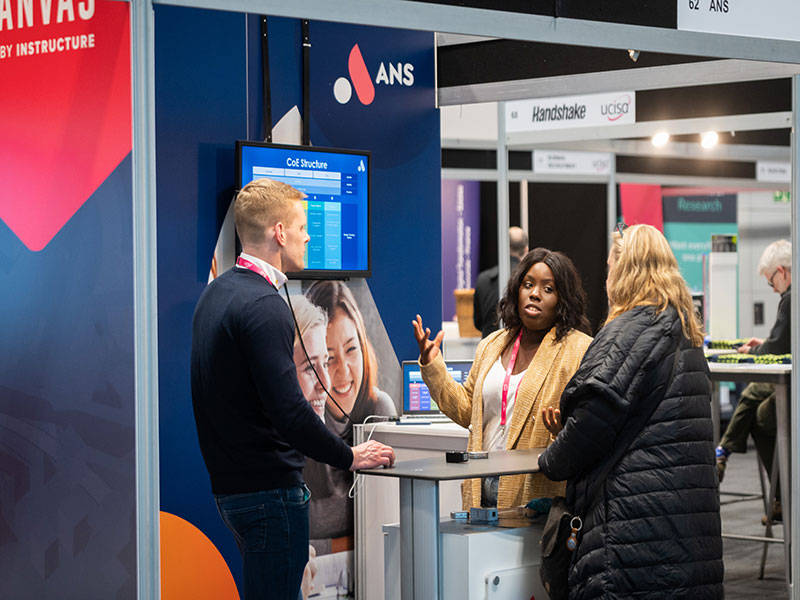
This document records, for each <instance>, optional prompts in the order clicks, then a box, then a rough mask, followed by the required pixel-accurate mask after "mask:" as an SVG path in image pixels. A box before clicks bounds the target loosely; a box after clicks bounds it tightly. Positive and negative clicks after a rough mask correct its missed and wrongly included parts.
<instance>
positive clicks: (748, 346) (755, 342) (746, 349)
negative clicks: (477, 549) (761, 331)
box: [737, 338, 764, 354]
mask: <svg viewBox="0 0 800 600" xmlns="http://www.w3.org/2000/svg"><path fill="white" fill-rule="evenodd" d="M763 343H764V340H762V339H759V338H750V339H749V340H747V342H746V343H745V344H742V345H741V346H739V348H738V349H737V351H738V352H739V353H740V354H749V353H750V350H752V349H753V348H754V347H755V346H760V345H761V344H763Z"/></svg>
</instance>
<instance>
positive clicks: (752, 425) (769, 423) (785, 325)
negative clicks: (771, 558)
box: [717, 240, 792, 519]
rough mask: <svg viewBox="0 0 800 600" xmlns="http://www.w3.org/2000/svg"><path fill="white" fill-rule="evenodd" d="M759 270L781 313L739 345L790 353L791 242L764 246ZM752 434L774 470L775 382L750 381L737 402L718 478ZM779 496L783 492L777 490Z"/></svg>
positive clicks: (720, 450) (776, 512) (777, 512)
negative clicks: (764, 333) (764, 332)
mask: <svg viewBox="0 0 800 600" xmlns="http://www.w3.org/2000/svg"><path fill="white" fill-rule="evenodd" d="M758 272H759V274H760V275H763V276H764V277H765V278H766V280H767V285H768V286H769V287H770V288H772V290H773V291H774V292H775V293H777V294H780V296H781V300H780V303H779V304H778V316H777V318H776V319H775V324H774V325H773V326H772V330H771V331H770V333H769V337H768V338H767V339H766V340H761V339H758V338H752V339H750V340H749V341H748V342H747V343H746V344H744V345H743V346H741V347H739V352H742V353H746V354H756V355H763V354H789V353H790V352H791V351H792V346H791V344H792V336H791V328H790V325H791V322H790V316H791V305H792V302H791V287H792V244H791V243H790V242H787V241H786V240H778V241H777V242H773V243H772V244H770V245H769V246H767V248H766V249H765V250H764V253H763V254H762V255H761V260H760V261H759V263H758ZM748 435H752V436H753V441H754V442H755V444H756V450H757V451H758V455H759V457H760V458H761V462H762V463H763V464H764V466H765V467H766V469H767V472H768V473H771V472H772V458H773V456H774V453H775V435H776V413H775V386H774V385H772V384H770V383H751V384H749V385H748V386H747V387H746V388H745V389H744V391H743V392H742V396H741V398H740V399H739V403H738V404H737V405H736V410H735V411H734V413H733V416H732V417H731V420H730V423H729V424H728V428H727V429H726V430H725V435H723V436H722V439H721V440H720V442H719V446H717V472H718V473H719V480H720V481H722V480H723V478H724V477H725V467H726V466H727V463H728V458H729V457H730V455H731V453H732V452H746V451H747V436H748ZM776 496H777V497H778V498H780V493H779V492H776ZM780 517H781V506H780V502H778V501H776V502H775V505H774V509H773V518H778V519H780Z"/></svg>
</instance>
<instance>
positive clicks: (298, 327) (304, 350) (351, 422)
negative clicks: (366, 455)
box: [283, 285, 366, 425]
mask: <svg viewBox="0 0 800 600" xmlns="http://www.w3.org/2000/svg"><path fill="white" fill-rule="evenodd" d="M283 289H284V291H285V292H286V301H287V302H288V303H289V311H290V312H291V313H292V320H293V321H294V326H295V329H297V338H298V339H299V340H300V347H301V348H303V354H305V355H306V360H307V361H308V364H309V366H310V367H311V370H312V371H314V375H316V376H317V381H319V384H320V386H322V389H323V390H325V393H326V394H327V395H328V398H330V399H331V402H333V403H334V405H335V406H336V408H338V409H339V410H340V411H342V414H343V415H344V416H345V417H347V420H348V421H350V425H355V422H354V421H353V419H352V418H351V417H350V413H348V412H347V411H346V410H345V409H343V408H342V407H341V406H339V403H338V402H337V401H336V400H335V399H334V398H333V396H331V393H330V392H329V391H328V388H326V387H325V384H324V383H322V378H320V376H319V373H317V370H316V369H315V368H314V364H313V363H312V362H311V357H310V356H309V355H308V350H306V345H305V343H304V342H303V336H302V335H301V334H300V325H299V324H298V323H297V317H296V316H294V307H293V306H292V298H291V296H289V287H288V286H286V285H284V286H283ZM364 422H365V423H366V420H365V421H364Z"/></svg>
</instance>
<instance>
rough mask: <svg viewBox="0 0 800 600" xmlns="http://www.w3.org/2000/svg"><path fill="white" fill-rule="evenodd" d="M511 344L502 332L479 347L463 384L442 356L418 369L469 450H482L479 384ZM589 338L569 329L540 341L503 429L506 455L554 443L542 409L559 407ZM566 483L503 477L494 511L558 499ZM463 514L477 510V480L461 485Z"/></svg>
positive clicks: (533, 476) (534, 477) (510, 336)
mask: <svg viewBox="0 0 800 600" xmlns="http://www.w3.org/2000/svg"><path fill="white" fill-rule="evenodd" d="M512 340H513V332H509V331H508V330H505V329H501V330H500V331H496V332H494V333H493V334H491V335H490V336H488V337H487V338H485V339H484V340H482V341H481V342H480V344H478V349H477V350H476V352H475V360H474V362H473V364H472V368H471V369H470V372H469V375H468V376H467V380H466V382H464V385H463V386H462V385H460V384H458V383H456V382H455V381H454V380H453V378H452V377H451V376H450V375H448V373H447V368H446V366H445V363H444V360H443V359H442V355H441V353H439V355H438V356H437V357H436V358H435V359H434V360H432V361H431V362H430V363H429V364H427V365H421V371H422V379H423V380H424V381H425V383H426V384H427V385H428V388H429V389H430V392H431V398H433V400H435V401H436V403H437V404H438V405H439V408H440V409H441V410H442V412H443V413H445V414H446V415H447V416H448V417H450V418H451V419H453V421H455V422H456V423H458V424H459V425H461V426H462V427H465V428H468V429H469V430H470V434H469V450H470V451H477V450H483V382H484V379H485V378H486V374H487V373H488V372H489V369H490V368H491V366H492V365H493V364H494V363H495V362H496V361H497V359H498V358H499V357H500V355H501V354H502V352H503V349H504V348H505V347H506V346H507V345H508V344H509V342H510V341H512ZM591 341H592V338H591V337H589V336H588V335H586V334H585V333H581V332H580V331H575V330H571V331H570V332H569V333H568V334H567V335H566V336H564V338H563V339H561V341H559V342H556V338H555V327H553V328H552V329H551V330H550V331H549V332H548V333H547V335H545V337H544V339H543V340H542V343H541V345H540V346H539V349H538V350H537V352H536V355H535V356H534V357H533V360H532V361H531V364H530V365H529V366H528V369H527V371H526V372H525V375H523V377H522V380H521V381H520V383H519V389H518V392H517V397H516V400H515V403H514V411H513V413H512V415H511V423H510V424H509V430H508V441H507V444H506V450H515V449H526V448H544V447H545V446H548V445H549V444H550V442H551V441H552V440H553V437H552V436H551V435H550V432H549V431H548V430H547V428H546V427H545V426H544V423H543V422H542V419H541V411H542V408H543V407H548V406H553V407H556V408H558V406H559V400H560V398H561V393H562V392H563V391H564V387H565V386H566V385H567V382H568V381H569V380H570V378H571V377H572V375H573V374H574V373H575V371H576V370H577V369H578V365H579V364H580V362H581V359H582V358H583V355H584V353H585V352H586V349H587V348H588V347H589V344H590V343H591ZM565 488H566V482H559V483H557V482H553V481H550V480H549V479H547V478H546V477H545V476H544V475H542V474H540V473H528V474H521V475H504V476H502V477H500V484H499V487H498V490H497V507H498V508H509V507H513V506H520V505H523V504H526V503H527V502H528V501H529V500H531V499H532V498H540V497H545V496H547V497H552V496H563V495H564V491H565ZM461 497H462V504H463V507H464V509H465V510H466V509H469V508H470V507H472V506H476V507H479V506H480V505H481V480H480V479H468V480H465V481H464V482H463V483H462V484H461Z"/></svg>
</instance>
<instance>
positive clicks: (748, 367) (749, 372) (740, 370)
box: [708, 362, 792, 384]
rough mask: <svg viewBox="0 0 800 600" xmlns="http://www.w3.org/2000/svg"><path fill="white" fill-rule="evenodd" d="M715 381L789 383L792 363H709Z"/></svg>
mask: <svg viewBox="0 0 800 600" xmlns="http://www.w3.org/2000/svg"><path fill="white" fill-rule="evenodd" d="M708 368H709V370H710V371H711V379H712V380H714V381H741V382H745V383H747V382H750V381H758V382H761V383H779V384H781V383H782V384H788V383H789V380H790V379H791V376H792V365H761V364H755V363H739V364H728V363H715V362H710V363H708Z"/></svg>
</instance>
